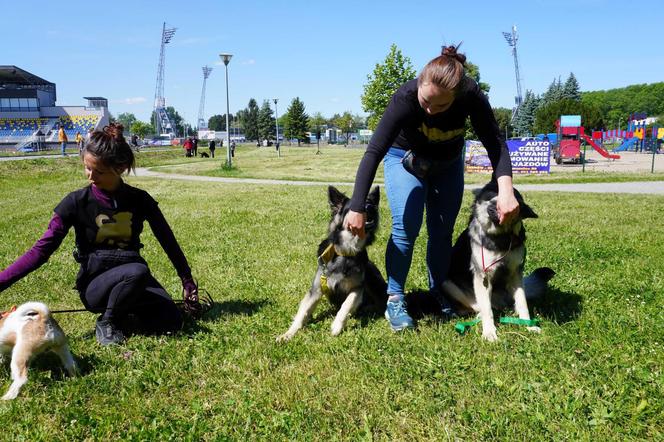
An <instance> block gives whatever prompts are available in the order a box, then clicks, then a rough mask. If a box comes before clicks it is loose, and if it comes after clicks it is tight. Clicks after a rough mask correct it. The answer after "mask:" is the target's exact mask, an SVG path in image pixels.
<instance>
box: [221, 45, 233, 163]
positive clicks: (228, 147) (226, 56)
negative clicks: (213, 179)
mask: <svg viewBox="0 0 664 442" xmlns="http://www.w3.org/2000/svg"><path fill="white" fill-rule="evenodd" d="M232 56H233V55H232V54H219V57H221V59H222V60H223V62H224V66H226V166H227V167H231V166H232V163H231V131H230V127H229V117H228V116H229V114H230V105H229V102H228V63H229V62H230V61H231V57H232Z"/></svg>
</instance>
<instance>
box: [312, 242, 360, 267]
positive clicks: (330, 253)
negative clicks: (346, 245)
mask: <svg viewBox="0 0 664 442" xmlns="http://www.w3.org/2000/svg"><path fill="white" fill-rule="evenodd" d="M335 256H355V254H354V253H340V252H339V249H337V248H336V247H335V246H334V244H332V243H330V245H329V246H327V248H326V249H325V250H323V253H321V254H320V256H319V257H318V261H319V262H320V263H322V264H327V263H328V262H330V261H332V260H333V259H334V257H335Z"/></svg>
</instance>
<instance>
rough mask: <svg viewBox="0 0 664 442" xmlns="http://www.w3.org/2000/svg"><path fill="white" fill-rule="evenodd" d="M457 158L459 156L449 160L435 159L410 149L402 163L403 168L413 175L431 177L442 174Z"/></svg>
mask: <svg viewBox="0 0 664 442" xmlns="http://www.w3.org/2000/svg"><path fill="white" fill-rule="evenodd" d="M457 159H458V157H457V158H453V159H451V160H447V161H443V160H433V159H431V158H426V157H423V156H417V155H415V152H413V151H412V150H409V151H408V152H406V154H405V155H404V156H403V158H402V159H401V164H403V168H404V169H406V170H407V171H408V172H409V173H410V174H411V175H414V176H416V177H418V178H429V177H431V176H435V175H438V174H440V173H441V172H442V171H443V170H445V169H446V168H447V166H449V165H450V164H452V163H453V162H455V161H456V160H457Z"/></svg>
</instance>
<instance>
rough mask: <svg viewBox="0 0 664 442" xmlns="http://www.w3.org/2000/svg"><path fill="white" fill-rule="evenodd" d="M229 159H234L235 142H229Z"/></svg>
mask: <svg viewBox="0 0 664 442" xmlns="http://www.w3.org/2000/svg"><path fill="white" fill-rule="evenodd" d="M231 157H235V141H231Z"/></svg>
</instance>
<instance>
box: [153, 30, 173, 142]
mask: <svg viewBox="0 0 664 442" xmlns="http://www.w3.org/2000/svg"><path fill="white" fill-rule="evenodd" d="M176 29H177V28H166V22H164V26H163V27H162V31H161V52H160V53H159V68H158V69H157V86H156V88H155V91H154V120H155V121H154V129H155V131H156V132H157V135H161V134H173V135H175V127H173V125H172V124H171V120H170V118H168V114H167V113H166V98H165V97H164V67H165V62H166V60H165V56H166V53H165V49H166V45H167V44H168V43H169V42H170V41H171V38H173V35H174V34H175V30H176Z"/></svg>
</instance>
